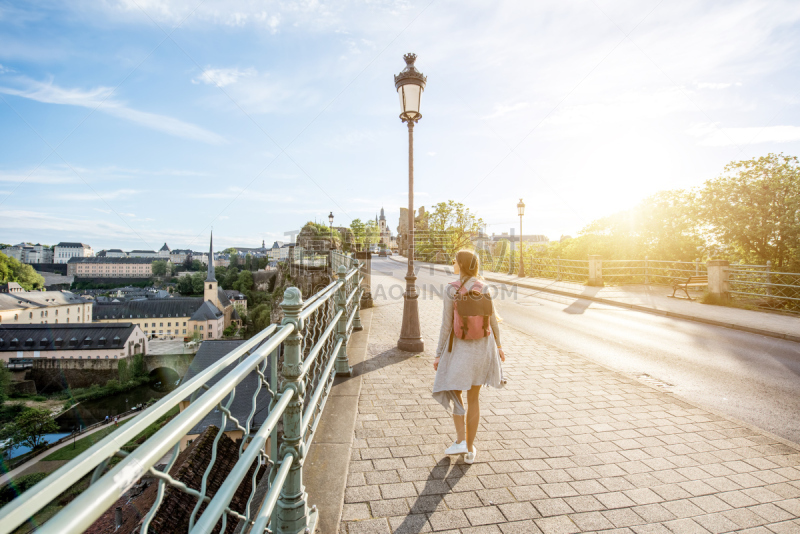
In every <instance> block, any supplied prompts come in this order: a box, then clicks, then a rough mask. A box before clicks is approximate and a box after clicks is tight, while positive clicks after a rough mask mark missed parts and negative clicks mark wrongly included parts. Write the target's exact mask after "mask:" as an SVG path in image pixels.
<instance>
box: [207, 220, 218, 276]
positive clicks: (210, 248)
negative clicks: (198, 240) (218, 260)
mask: <svg viewBox="0 0 800 534" xmlns="http://www.w3.org/2000/svg"><path fill="white" fill-rule="evenodd" d="M216 281H217V279H216V278H214V230H211V241H210V242H209V244H208V276H206V282H216Z"/></svg>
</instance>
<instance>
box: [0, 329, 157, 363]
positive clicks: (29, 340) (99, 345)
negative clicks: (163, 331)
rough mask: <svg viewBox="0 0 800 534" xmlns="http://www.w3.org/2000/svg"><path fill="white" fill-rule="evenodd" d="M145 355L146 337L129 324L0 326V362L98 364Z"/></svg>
mask: <svg viewBox="0 0 800 534" xmlns="http://www.w3.org/2000/svg"><path fill="white" fill-rule="evenodd" d="M135 354H147V336H145V335H144V332H142V331H141V329H139V327H138V326H136V325H135V324H132V323H118V324H114V325H107V324H92V323H90V324H58V325H55V324H47V325H43V324H28V325H3V326H0V359H1V360H2V361H4V362H5V363H8V362H9V360H11V359H13V358H17V359H33V360H36V359H39V358H50V359H62V360H63V359H70V358H71V359H78V360H86V359H89V360H95V359H97V360H100V359H105V360H108V359H112V360H116V359H119V358H127V357H129V356H133V355H135Z"/></svg>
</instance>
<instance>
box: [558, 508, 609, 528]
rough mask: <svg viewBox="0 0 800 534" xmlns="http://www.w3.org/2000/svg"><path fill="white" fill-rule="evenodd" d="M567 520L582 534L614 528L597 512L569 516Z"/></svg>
mask: <svg viewBox="0 0 800 534" xmlns="http://www.w3.org/2000/svg"><path fill="white" fill-rule="evenodd" d="M569 518H570V519H571V520H572V521H573V523H575V524H576V525H578V527H579V528H580V529H581V531H584V532H586V531H589V530H603V529H609V528H614V524H613V523H612V522H611V521H609V520H608V519H606V518H605V517H604V516H603V514H601V513H599V512H586V513H582V514H570V516H569Z"/></svg>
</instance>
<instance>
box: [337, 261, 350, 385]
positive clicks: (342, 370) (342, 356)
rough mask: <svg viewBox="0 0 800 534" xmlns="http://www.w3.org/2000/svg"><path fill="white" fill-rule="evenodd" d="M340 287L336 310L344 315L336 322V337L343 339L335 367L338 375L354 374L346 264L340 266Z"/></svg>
mask: <svg viewBox="0 0 800 534" xmlns="http://www.w3.org/2000/svg"><path fill="white" fill-rule="evenodd" d="M337 274H338V275H339V284H340V285H339V289H338V290H337V291H336V311H339V310H341V311H342V315H341V316H340V317H339V322H338V323H336V339H337V340H338V339H340V338H341V339H342V340H343V341H342V347H341V348H340V349H339V354H337V355H336V363H335V364H334V369H335V370H336V374H337V375H346V376H353V368H352V367H350V361H349V360H348V359H347V305H346V304H345V303H346V302H347V289H346V288H345V285H346V284H347V283H346V282H345V280H344V277H345V275H346V274H347V270H346V269H345V267H344V265H340V266H339V272H338V273H337Z"/></svg>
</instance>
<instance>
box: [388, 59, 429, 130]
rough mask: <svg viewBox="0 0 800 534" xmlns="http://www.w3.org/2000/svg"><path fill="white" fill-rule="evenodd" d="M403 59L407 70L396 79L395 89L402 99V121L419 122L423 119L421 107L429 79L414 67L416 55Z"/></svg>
mask: <svg viewBox="0 0 800 534" xmlns="http://www.w3.org/2000/svg"><path fill="white" fill-rule="evenodd" d="M403 59H405V60H406V68H404V69H403V70H402V71H401V72H400V74H397V75H395V77H394V87H395V89H397V94H398V96H399V97H400V107H401V113H400V119H402V121H403V122H407V121H410V122H417V121H418V120H419V119H420V118H421V117H422V115H421V114H420V112H419V105H420V99H421V97H422V92H423V91H424V90H425V84H426V82H427V81H428V77H427V76H425V75H423V74H422V73H421V72H420V71H418V70H417V68H416V67H415V66H414V62H415V61H416V60H417V55H416V54H406V55H404V56H403Z"/></svg>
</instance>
